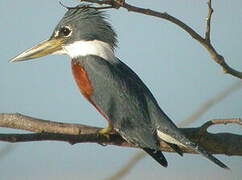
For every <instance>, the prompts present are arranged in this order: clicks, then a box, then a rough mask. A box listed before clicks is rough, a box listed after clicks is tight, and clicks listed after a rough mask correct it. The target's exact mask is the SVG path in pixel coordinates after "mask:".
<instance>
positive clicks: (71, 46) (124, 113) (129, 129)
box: [10, 5, 229, 169]
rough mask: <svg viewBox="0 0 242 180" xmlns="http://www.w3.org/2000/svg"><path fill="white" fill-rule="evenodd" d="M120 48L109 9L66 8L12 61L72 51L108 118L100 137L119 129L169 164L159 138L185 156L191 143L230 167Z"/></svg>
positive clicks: (91, 96) (80, 81)
mask: <svg viewBox="0 0 242 180" xmlns="http://www.w3.org/2000/svg"><path fill="white" fill-rule="evenodd" d="M116 47H117V34H116V32H115V31H114V29H113V28H112V26H111V24H110V22H109V20H108V19H107V15H106V12H105V11H103V10H100V9H97V8H94V7H87V6H84V5H78V6H76V7H72V8H67V11H66V12H65V14H64V16H63V18H62V19H61V20H60V21H59V23H58V24H57V25H56V27H55V29H54V31H53V33H52V35H51V36H50V38H49V39H48V40H46V41H43V42H41V43H39V44H38V45H36V46H34V47H32V48H30V49H28V50H26V51H24V52H22V53H20V54H19V55H17V56H16V57H14V58H12V59H11V60H10V61H11V62H19V61H25V60H29V59H35V58H39V57H42V56H46V55H50V54H59V55H68V56H69V57H70V59H71V68H72V74H73V76H74V79H75V82H76V84H77V87H78V88H79V91H80V92H81V94H82V95H83V96H84V97H85V99H86V100H87V101H89V103H91V104H92V105H93V107H94V108H95V109H96V110H97V111H98V112H99V113H100V114H101V115H102V116H103V117H104V118H105V119H106V120H107V122H108V123H107V124H108V125H107V127H106V128H103V129H101V130H100V131H99V132H98V133H99V134H100V135H108V134H109V133H110V132H111V131H113V130H114V131H116V132H117V133H118V134H119V135H121V137H122V138H123V139H125V140H126V141H127V142H128V143H130V144H133V145H134V146H137V147H139V148H141V149H143V150H144V151H145V152H146V153H147V154H149V155H150V156H151V157H153V158H154V159H155V160H156V161H157V162H158V163H159V164H160V165H161V166H164V167H167V166H168V162H167V160H166V158H165V156H164V155H163V153H162V151H161V149H160V141H163V142H165V143H166V144H168V145H169V146H170V147H171V148H172V149H173V150H174V151H176V152H177V153H178V154H179V155H181V156H182V155H183V152H182V150H181V147H186V148H189V149H191V150H193V151H195V152H197V153H200V154H202V155H203V156H204V157H206V158H207V159H209V160H210V161H212V162H213V163H215V164H216V165H218V166H220V167H222V168H225V169H229V168H228V167H227V166H226V165H225V164H224V163H223V162H221V161H220V160H218V159H217V158H216V157H214V156H213V155H212V154H210V153H209V152H207V151H206V150H205V149H204V148H203V147H202V146H201V145H199V144H198V143H194V142H192V141H190V140H189V139H188V138H186V136H185V135H184V134H183V133H182V132H181V130H180V129H179V128H177V126H176V125H175V124H174V123H173V122H172V120H171V119H170V118H169V117H168V116H167V115H166V114H165V112H164V111H163V110H162V109H161V108H160V106H159V104H158V102H157V101H156V99H155V97H154V96H153V94H152V93H151V91H150V90H149V89H148V87H147V86H146V85H145V84H144V82H143V81H142V80H141V79H140V78H139V76H138V75H137V74H136V73H135V72H134V71H133V70H131V68H129V67H128V66H127V65H126V64H125V63H124V62H122V61H121V60H120V59H119V58H118V57H116V56H115V48H116Z"/></svg>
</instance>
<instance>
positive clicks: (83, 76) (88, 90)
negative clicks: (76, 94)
mask: <svg viewBox="0 0 242 180" xmlns="http://www.w3.org/2000/svg"><path fill="white" fill-rule="evenodd" d="M71 65H72V73H73V76H74V78H75V81H76V83H77V86H78V87H79V89H80V91H81V93H82V94H83V95H84V96H85V97H86V98H87V99H90V97H91V95H92V94H93V88H92V85H91V82H90V80H89V78H88V73H87V72H86V71H85V69H84V67H83V66H82V65H81V64H80V63H78V62H72V64H71Z"/></svg>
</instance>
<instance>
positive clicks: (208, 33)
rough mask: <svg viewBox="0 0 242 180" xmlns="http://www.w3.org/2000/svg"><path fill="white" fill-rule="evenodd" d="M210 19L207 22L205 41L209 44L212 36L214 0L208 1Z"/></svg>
mask: <svg viewBox="0 0 242 180" xmlns="http://www.w3.org/2000/svg"><path fill="white" fill-rule="evenodd" d="M207 4H208V17H207V19H206V21H207V28H206V33H205V39H206V41H207V43H210V34H211V18H212V14H213V8H212V0H208V2H207Z"/></svg>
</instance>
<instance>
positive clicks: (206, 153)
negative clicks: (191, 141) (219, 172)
mask: <svg viewBox="0 0 242 180" xmlns="http://www.w3.org/2000/svg"><path fill="white" fill-rule="evenodd" d="M194 150H196V151H197V152H199V153H200V154H202V155H203V156H204V157H206V158H207V159H209V160H210V161H212V162H214V163H215V164H217V165H218V166H219V167H221V168H224V169H228V170H229V169H230V168H229V167H228V166H226V165H225V164H224V163H223V162H221V161H220V160H218V159H217V158H216V157H214V156H213V155H212V154H210V153H209V152H207V151H206V150H205V149H203V148H202V147H201V146H197V147H196V148H195V149H194Z"/></svg>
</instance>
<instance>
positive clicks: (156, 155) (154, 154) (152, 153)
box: [143, 148, 168, 167]
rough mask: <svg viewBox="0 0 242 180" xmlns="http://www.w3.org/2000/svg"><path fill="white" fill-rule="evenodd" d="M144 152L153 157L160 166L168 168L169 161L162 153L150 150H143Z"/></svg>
mask: <svg viewBox="0 0 242 180" xmlns="http://www.w3.org/2000/svg"><path fill="white" fill-rule="evenodd" d="M143 150H144V151H145V152H147V153H148V154H149V155H150V156H152V157H153V158H154V159H155V160H156V161H157V162H158V163H159V164H160V165H162V166H164V167H167V165H168V163H167V160H166V158H165V156H164V155H163V153H162V152H161V151H157V150H154V149H149V148H143Z"/></svg>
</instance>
